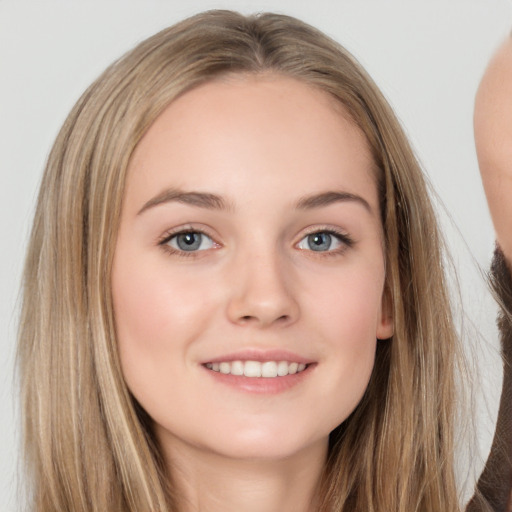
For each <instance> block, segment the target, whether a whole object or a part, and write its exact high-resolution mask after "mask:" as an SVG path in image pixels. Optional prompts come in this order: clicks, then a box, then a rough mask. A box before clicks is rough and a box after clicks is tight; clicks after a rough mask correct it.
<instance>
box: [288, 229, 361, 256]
mask: <svg viewBox="0 0 512 512" xmlns="http://www.w3.org/2000/svg"><path fill="white" fill-rule="evenodd" d="M347 245H351V242H350V239H349V238H348V237H347V236H344V235H340V234H337V233H333V232H330V231H317V232H316V233H311V234H309V235H307V236H305V237H304V238H303V239H302V240H301V241H300V242H299V243H298V244H297V247H298V248H299V249H307V250H309V251H315V252H328V251H335V250H337V249H340V248H341V247H343V246H347Z"/></svg>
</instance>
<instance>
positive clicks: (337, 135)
mask: <svg viewBox="0 0 512 512" xmlns="http://www.w3.org/2000/svg"><path fill="white" fill-rule="evenodd" d="M374 177H375V172H374V163H373V160H372V157H371V153H370V151H369V149H368V144H367V141H366V138H365V136H364V135H363V134H362V132H361V130H360V129H359V128H358V127H357V126H356V125H355V123H354V122H353V121H352V120H350V118H349V116H348V114H347V113H346V112H345V110H344V108H343V106H342V105H341V104H340V103H339V102H338V101H337V100H335V99H334V98H333V97H332V96H331V95H329V94H328V93H326V92H324V91H321V90H319V89H317V88H315V87H312V86H310V85H308V84H305V83H303V82H301V81H299V80H296V79H293V78H289V77H283V76H281V75H275V74H265V75H235V76H228V77H223V78H222V79H220V80H216V81H212V82H208V83H206V84H204V85H201V86H199V87H197V88H195V89H193V90H191V91H188V92H186V93H185V94H183V95H181V96H180V97H178V98H177V99H176V100H175V101H174V102H173V103H171V105H169V106H168V107H167V108H166V109H165V110H164V112H163V113H162V114H161V115H160V116H159V117H158V118H157V119H156V121H155V122H154V123H153V125H152V126H151V127H150V129H149V130H148V132H147V133H146V134H145V136H144V137H143V138H142V140H141V141H140V143H139V144H138V146H137V148H136V150H135V152H134V154H133V157H132V159H131V162H130V168H129V175H128V195H130V194H133V193H134V194H136V195H141V193H143V192H144V191H146V192H147V193H148V194H149V193H152V194H155V193H158V192H161V189H163V188H165V187H170V186H173V187H182V188H193V189H206V190H208V191H212V192H215V193H219V194H221V195H227V196H230V195H234V196H236V195H237V194H240V193H241V194H245V195H250V194H251V192H252V194H253V195H256V192H257V190H256V189H261V190H262V191H265V190H266V195H267V197H268V198H270V197H271V196H272V195H273V194H272V192H273V191H274V192H277V194H278V195H279V196H280V197H281V198H282V200H283V201H284V200H285V199H286V197H287V196H291V195H292V194H295V196H301V195H305V194H311V193H314V192H317V191H323V190H330V189H339V188H342V189H344V190H345V191H348V192H353V193H358V194H361V192H362V191H365V194H366V195H367V196H368V197H367V198H366V199H367V200H368V202H369V203H376V202H378V198H377V193H376V185H375V179H374ZM291 199H292V198H291V197H290V200H291Z"/></svg>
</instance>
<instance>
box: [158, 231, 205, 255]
mask: <svg viewBox="0 0 512 512" xmlns="http://www.w3.org/2000/svg"><path fill="white" fill-rule="evenodd" d="M165 243H166V245H169V246H170V247H172V248H173V249H176V250H177V251H184V252H194V251H205V250H207V249H211V248H212V247H213V246H214V242H213V240H212V239H211V238H210V237H209V236H207V235H205V234H204V233H200V232H198V231H187V232H185V233H177V234H175V235H173V236H172V237H170V238H169V239H168V240H167V242H165Z"/></svg>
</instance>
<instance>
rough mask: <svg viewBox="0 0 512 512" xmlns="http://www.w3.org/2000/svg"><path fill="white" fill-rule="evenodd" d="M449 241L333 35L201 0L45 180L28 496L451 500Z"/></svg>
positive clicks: (403, 504)
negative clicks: (444, 255) (199, 11)
mask: <svg viewBox="0 0 512 512" xmlns="http://www.w3.org/2000/svg"><path fill="white" fill-rule="evenodd" d="M500 242H501V240H500ZM441 246H442V244H441V241H440V238H439V234H438V230H437V225H436V222H435V217H434V213H433V211H432V207H431V204H430V201H429V199H428V194H427V190H426V186H425V183H424V180H423V177H422V174H421V171H420V169H419V166H418V164H417V162H416V160H415V157H414V155H413V153H412V151H411V149H410V147H409V145H408V143H407V140H406V138H405V136H404V134H403V132H402V130H401V128H400V126H399V124H398V122H397V121H396V119H395V117H394V115H393V113H392V111H391V109H390V108H389V106H388V105H387V103H386V102H385V100H384V99H383V97H382V95H381V94H380V93H379V91H378V89H377V88H376V87H375V85H374V84H373V82H372V81H371V79H370V78H369V77H368V76H367V75H366V73H365V72H364V71H363V70H362V69H361V68H360V67H359V66H358V64H357V63H356V62H355V61H354V60H353V58H352V57H351V56H350V55H348V54H347V53H346V52H345V51H344V50H343V49H342V48H340V47H339V46H338V45H337V44H336V43H334V42H333V41H331V40H330V39H328V38H327V37H326V36H324V35H323V34H321V33H319V32H318V31H316V30H314V29H312V28H311V27H309V26H307V25H305V24H303V23H301V22H298V21H296V20H294V19H291V18H288V17H285V16H278V15H272V14H268V15H261V16H258V17H248V18H245V17H243V16H241V15H238V14H236V13H231V12H225V11H216V12H210V13H205V14H203V15H198V16H196V17H193V18H190V19H188V20H185V21H184V22H182V23H180V24H178V25H176V26H174V27H171V28H170V29H167V30H165V31H163V32H161V33H160V34H157V35H156V36H154V37H152V38H150V39H148V40H147V41H145V42H143V43H141V44H140V45H139V46H138V47H137V48H135V49H134V50H133V51H132V52H130V53H129V54H127V55H126V56H125V57H124V58H123V59H121V60H120V61H118V62H117V63H115V64H114V65H113V66H112V67H110V68H109V69H108V70H107V71H106V72H105V73H104V74H103V75H102V76H101V77H100V78H99V79H98V80H97V81H96V82H95V83H94V84H93V85H92V86H91V87H90V88H89V89H88V91H86V93H85V94H84V96H83V97H82V98H81V100H80V101H79V102H78V104H77V105H76V106H75V108H74V109H73V111H72V113H71V114H70V116H69V117H68V120H67V121H66V123H65V125H64V127H63V129H62V131H61V133H60V134H59V137H58V138H57V141H56V143H55V146H54V148H53V150H52V153H51V155H50V158H49V162H48V166H47V171H46V173H45V176H44V179H43V183H42V186H41V192H40V197H39V202H38V208H37V212H36V217H35V222H34V228H33V233H32V240H31V244H30V247H29V253H28V259H27V264H26V274H25V290H24V304H23V312H22V322H21V330H20V360H21V366H22V375H23V383H24V389H23V399H24V407H25V436H26V446H27V460H28V464H29V468H30V471H31V474H32V477H33V484H34V507H35V509H36V510H73V511H78V510H84V511H85V510H88V511H90V510H133V511H136V510H137V511H142V510H144V511H147V510H152V511H153V510H154V511H157V510H161V511H163V510H179V511H180V512H181V511H185V510H209V511H212V510H217V509H222V510H235V509H236V510H240V509H243V510H294V511H298V510H344V511H351V510H353V511H356V510H365V511H369V510H396V511H406V510H407V511H410V510H428V511H433V510H439V511H446V510H457V509H458V508H459V503H458V495H457V490H456V487H455V481H454V474H453V434H454V433H453V401H454V398H455V391H454V375H453V367H454V364H455V363H456V362H457V354H458V339H457V335H456V333H455V330H454V327H453V322H452V319H451V316H450V313H449V312H450V306H449V301H448V294H447V290H446V285H445V279H444V275H443V269H442V265H441V251H442V247H441ZM440 340H442V343H440ZM490 463H491V468H492V463H493V459H491V460H490ZM390 475H392V476H391V477H390ZM488 497H489V496H484V497H483V498H484V499H487V498H488ZM482 506H483V505H482ZM481 510H485V509H484V508H481ZM496 510H497V509H496Z"/></svg>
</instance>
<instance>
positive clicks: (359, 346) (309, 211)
mask: <svg viewBox="0 0 512 512" xmlns="http://www.w3.org/2000/svg"><path fill="white" fill-rule="evenodd" d="M169 189H172V190H173V194H174V193H175V192H176V189H179V190H180V191H187V192H189V191H195V192H202V193H208V194H215V195H217V196H220V197H221V198H222V201H223V203H224V204H223V207H222V208H219V204H218V201H214V204H208V205H205V204H204V201H203V204H200V205H198V204H190V203H191V201H190V196H187V198H188V201H187V198H185V199H183V200H181V201H179V200H176V199H175V198H174V199H173V200H171V196H172V194H167V196H165V193H164V195H162V193H163V192H165V191H166V190H169ZM327 191H336V192H343V193H344V194H346V193H349V194H352V196H350V197H349V198H348V199H347V197H346V196H344V198H342V199H341V200H340V199H339V198H338V200H336V201H330V202H329V201H328V203H329V204H326V201H325V199H326V198H325V196H324V197H323V199H324V201H320V202H319V201H316V204H312V202H311V201H310V202H309V205H307V204H306V205H305V204H302V207H297V203H298V202H300V201H301V200H302V201H303V200H304V198H305V197H306V196H311V195H315V194H322V193H325V192H327ZM155 198H156V199H155ZM354 198H356V199H354ZM164 199H167V200H164ZM192 199H193V201H192V202H195V203H196V202H197V201H194V199H197V196H194V197H193V198H192ZM331 199H332V197H331ZM303 202H304V201H303ZM378 203H379V201H378V196H377V188H376V183H375V176H374V170H373V162H372V160H371V157H370V153H369V151H368V148H367V145H366V141H365V138H364V136H363V135H362V134H361V132H360V131H359V130H358V129H357V128H356V127H355V126H354V124H353V123H352V122H351V121H349V120H348V119H347V116H346V115H345V113H344V112H343V110H342V108H341V106H340V105H338V104H336V103H335V102H334V100H333V99H331V98H330V97H329V96H328V95H327V94H326V93H324V92H320V91H317V90H315V89H312V88H310V87H308V86H307V85H305V84H302V83H300V82H298V81H295V80H293V79H290V78H284V77H280V76H274V75H270V74H267V75H263V76H258V77H254V76H250V77H247V76H245V77H244V76H234V77H229V78H225V79H223V80H221V81H216V82H212V83H208V84H206V85H203V86H201V87H199V88H196V89H194V90H192V91H190V92H187V93H186V94H184V95H183V96H181V97H180V98H179V99H177V100H176V101H175V102H173V103H172V104H171V105H170V106H169V107H168V108H167V109H166V110H165V111H164V112H163V113H162V115H161V116H160V117H159V118H158V119H157V120H156V122H155V123H154V124H153V125H152V127H151V128H150V129H149V131H148V132H147V133H146V135H145V136H144V138H143V139H142V141H141V142H140V144H139V145H138V146H137V148H136V151H135V153H134V156H133V158H132V161H131V164H130V168H129V175H128V181H127V189H126V194H125V198H124V203H123V211H122V217H121V225H120V231H119V236H118V240H117V246H116V252H115V259H114V266H113V275H112V286H113V299H114V309H115V316H116V327H117V331H118V343H119V351H120V357H121V364H122V369H123V373H124V376H125V379H126V382H127V384H128V386H129V388H130V390H131V392H132V393H133V395H134V396H135V397H136V399H137V400H138V401H139V403H140V404H141V405H142V406H143V407H144V409H145V410H146V411H147V412H148V413H149V415H150V416H151V418H152V419H153V421H154V429H155V432H156V436H157V438H158V440H159V442H160V445H161V447H162V449H163V453H164V457H165V460H166V462H167V464H168V465H169V467H170V468H171V471H172V474H173V478H174V480H175V484H176V485H177V488H178V489H179V490H180V491H181V495H182V499H181V507H180V509H181V510H183V511H196V510H208V511H211V512H215V511H217V510H219V511H220V510H222V511H223V512H230V511H235V510H236V511H240V510H244V511H247V512H251V511H259V512H262V511H263V512H264V511H275V510H280V511H283V512H286V511H290V512H291V511H294V512H300V511H307V510H313V509H314V493H315V487H316V485H317V483H318V479H319V477H320V474H321V471H322V467H323V464H324V462H325V457H326V453H327V443H328V435H329V433H330V432H331V431H332V430H333V429H334V428H335V427H336V426H337V425H339V424H340V423H341V422H343V421H344V420H345V419H346V418H347V417H348V416H349V414H350V413H351V412H352V411H353V410H354V408H355V407H356V405H357V403H358V402H359V400H360V399H361V397H362V395H363V393H364V391H365V389H366V387H367V384H368V380H369V377H370V374H371V371H372V368H373V364H374V354H375V347H376V343H378V341H377V339H386V338H389V337H390V336H391V335H392V332H393V323H392V319H391V318H390V314H389V312H388V311H389V307H388V305H387V304H386V301H385V299H383V296H384V295H385V294H383V287H384V280H385V268H384V257H383V248H382V226H381V222H380V217H379V204H378ZM141 210H142V211H141ZM184 228H186V229H189V230H200V231H204V232H205V233H206V235H207V237H205V238H203V241H202V245H201V246H200V247H201V250H196V251H193V252H189V253H187V254H188V255H183V251H180V250H179V249H177V247H178V246H177V245H176V243H177V239H176V237H175V235H176V232H179V231H180V230H183V229H184ZM326 230H335V231H338V232H339V233H340V234H341V237H342V238H340V239H338V238H336V236H334V235H333V237H332V241H333V245H332V246H330V247H329V249H327V250H322V251H314V250H312V248H311V247H312V246H311V244H310V243H309V242H308V240H309V239H308V238H307V237H308V235H309V234H311V233H319V232H325V231H326ZM172 236H174V238H172V239H171V240H169V238H170V237H172ZM346 236H349V237H350V239H351V240H352V243H348V242H347V240H346V239H344V238H343V237H346ZM245 349H250V350H252V351H255V352H256V353H260V352H261V351H266V350H270V349H282V350H287V351H291V352H293V353H294V354H297V355H299V356H300V357H302V358H305V359H307V360H308V361H309V362H311V363H312V364H311V366H310V367H309V368H308V369H307V371H306V372H307V373H306V372H305V373H304V374H303V375H302V377H301V378H300V379H299V380H298V383H297V384H296V385H294V386H291V387H290V388H287V389H285V390H281V391H277V392H276V391H275V390H274V391H273V392H265V391H261V390H260V392H254V390H252V391H251V390H247V389H243V386H237V385H228V384H226V383H225V382H223V381H221V380H219V379H218V374H216V373H214V372H212V371H210V370H208V369H206V368H205V366H204V363H206V362H208V361H211V360H212V359H215V358H219V357H223V356H224V355H225V354H229V353H231V352H233V351H238V350H245Z"/></svg>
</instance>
